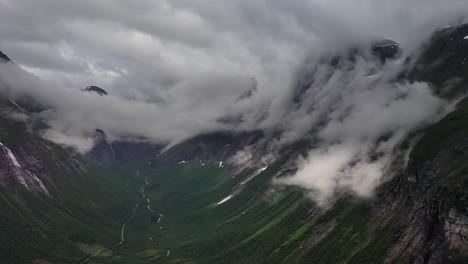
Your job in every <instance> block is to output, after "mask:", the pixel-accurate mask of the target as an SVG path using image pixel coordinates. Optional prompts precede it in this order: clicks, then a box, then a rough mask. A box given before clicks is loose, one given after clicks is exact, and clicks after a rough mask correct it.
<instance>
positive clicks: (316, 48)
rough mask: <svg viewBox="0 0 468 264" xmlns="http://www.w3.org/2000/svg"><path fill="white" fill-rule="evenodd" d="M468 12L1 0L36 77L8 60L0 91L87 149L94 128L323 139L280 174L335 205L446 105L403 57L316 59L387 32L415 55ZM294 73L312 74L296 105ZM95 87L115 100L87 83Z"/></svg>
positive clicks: (344, 5)
mask: <svg viewBox="0 0 468 264" xmlns="http://www.w3.org/2000/svg"><path fill="white" fill-rule="evenodd" d="M31 10H34V12H31ZM467 13H468V5H467V4H466V0H448V1H439V0H414V1H407V0H394V1H385V0H377V1H376V0H291V1H284V0H271V1H257V0H234V1H218V0H200V1H193V0H158V1H152V0H142V1H137V2H135V1H126V0H112V1H110V0H107V1H106V0H102V1H94V0H82V1H72V2H70V1H67V2H65V1H59V0H43V1H37V0H0V35H1V36H2V37H1V38H0V50H2V51H3V52H5V53H6V54H8V55H9V56H10V57H11V58H12V60H13V61H15V63H16V64H17V65H19V66H20V67H21V68H22V69H24V70H26V71H27V72H29V73H33V74H34V75H35V76H32V75H30V74H29V73H26V72H25V71H24V70H22V69H20V68H18V67H16V66H15V67H13V66H12V65H0V91H1V92H2V94H4V95H6V96H8V97H9V98H12V99H14V100H17V99H20V98H23V97H25V96H27V97H33V98H35V100H37V101H39V102H40V103H41V104H43V105H45V106H47V108H48V109H49V110H48V111H44V112H41V113H38V114H36V116H34V120H35V119H36V118H41V119H42V120H45V121H46V122H47V123H48V124H49V126H50V129H49V130H47V131H45V132H44V136H45V137H46V138H48V139H50V140H53V141H55V142H59V143H62V144H69V145H74V146H75V147H76V148H77V149H78V150H80V151H82V152H84V151H86V150H88V149H89V148H90V147H91V145H90V143H91V140H90V139H89V138H90V137H91V135H92V133H94V130H95V129H97V128H99V129H102V130H104V131H105V132H106V134H107V135H108V137H109V139H110V140H116V139H119V140H122V139H129V138H131V139H135V138H138V139H142V138H147V139H148V140H150V141H152V142H156V143H163V144H169V145H170V144H171V143H172V144H173V143H174V142H178V141H180V140H182V139H184V138H189V137H192V136H194V135H197V134H200V133H208V132H212V131H218V130H229V131H250V130H264V131H274V132H275V133H274V134H275V136H276V135H277V137H276V138H275V140H274V141H273V142H272V143H271V149H272V151H274V150H275V149H276V148H278V147H281V146H285V145H288V144H291V143H293V142H295V141H297V140H298V139H303V138H304V137H307V138H309V139H310V140H311V141H312V142H314V145H315V146H316V147H315V148H314V149H313V150H311V151H310V153H309V154H308V155H307V156H306V157H304V158H303V159H301V160H299V161H298V162H297V166H298V168H299V170H298V172H297V174H296V175H294V176H293V177H291V178H288V179H283V180H281V181H282V182H283V183H284V184H291V185H298V186H301V187H303V188H305V189H306V190H308V192H310V193H311V194H312V196H313V197H314V199H315V200H316V201H318V202H319V203H320V204H325V203H326V202H327V201H328V200H330V199H331V197H333V194H334V193H335V192H337V191H340V190H343V189H345V190H349V191H352V192H355V193H357V194H359V195H362V196H369V195H371V194H372V190H373V188H374V186H376V185H377V184H378V183H379V182H380V181H381V179H382V175H383V174H384V173H385V172H386V170H387V169H388V168H389V166H390V165H391V164H392V162H393V160H394V157H395V155H396V153H395V152H397V150H398V146H399V145H400V144H401V143H402V141H403V140H404V139H406V138H407V136H408V135H409V133H411V132H413V131H414V130H416V129H418V128H419V127H422V126H424V125H426V124H428V123H430V122H432V121H434V120H436V119H437V117H439V116H440V115H441V114H442V113H443V112H444V109H445V108H444V107H445V106H446V105H447V103H446V102H444V101H443V100H441V99H439V98H437V97H436V96H434V95H433V94H432V93H431V91H430V89H429V87H428V86H427V84H424V83H414V84H409V83H394V82H393V80H394V79H395V76H396V73H397V72H398V71H399V70H401V67H402V62H401V61H396V62H393V63H389V64H387V65H386V66H382V65H380V63H379V62H376V61H374V60H371V59H369V58H368V57H366V56H363V57H362V58H360V59H359V60H358V61H357V62H356V63H352V64H349V65H343V66H342V67H341V68H339V69H334V67H331V66H330V64H326V63H323V62H321V61H320V60H319V58H321V57H323V55H326V54H336V53H339V52H342V51H344V50H347V49H348V48H349V47H350V46H364V45H367V44H369V43H370V42H371V41H373V40H376V39H383V38H390V39H393V40H395V41H397V42H399V43H400V45H401V47H402V48H403V50H404V52H406V54H415V53H416V52H417V49H418V47H420V45H421V44H422V43H423V42H424V41H425V40H427V39H428V37H429V36H430V34H431V33H432V32H433V31H434V30H436V29H439V28H443V27H445V26H449V25H452V24H456V23H459V22H461V21H464V20H465V21H466V14H467ZM305 61H308V63H304V62H305ZM298 72H305V73H313V72H314V78H315V79H314V82H312V84H310V85H309V86H310V87H307V88H309V89H308V90H307V91H305V92H304V93H303V94H300V96H299V97H300V98H301V100H300V102H299V103H298V102H295V101H294V96H295V95H296V94H295V91H296V87H295V85H296V83H297V82H296V81H297V80H296V78H297V76H300V75H299V74H298ZM89 85H97V86H100V87H102V88H104V89H106V90H107V91H108V92H109V94H110V96H102V97H101V96H97V95H96V94H93V93H84V92H81V91H80V89H82V88H84V87H87V86H89ZM276 132H278V133H276ZM241 154H246V153H239V158H242V157H245V155H241Z"/></svg>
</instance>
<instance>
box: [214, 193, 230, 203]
mask: <svg viewBox="0 0 468 264" xmlns="http://www.w3.org/2000/svg"><path fill="white" fill-rule="evenodd" d="M231 198H232V194H231V195H229V196H228V197H226V198H224V199H222V200H221V201H219V202H218V203H217V204H216V205H221V204H223V203H225V202H227V201H229V200H231Z"/></svg>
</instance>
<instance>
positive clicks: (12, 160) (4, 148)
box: [0, 142, 21, 169]
mask: <svg viewBox="0 0 468 264" xmlns="http://www.w3.org/2000/svg"><path fill="white" fill-rule="evenodd" d="M0 147H2V148H3V150H4V151H5V154H7V156H8V158H9V159H10V161H11V162H12V163H13V165H15V167H17V168H18V169H21V165H20V164H19V163H18V160H17V159H16V157H15V155H13V152H11V150H10V149H9V148H7V147H6V146H5V145H3V143H2V142H0Z"/></svg>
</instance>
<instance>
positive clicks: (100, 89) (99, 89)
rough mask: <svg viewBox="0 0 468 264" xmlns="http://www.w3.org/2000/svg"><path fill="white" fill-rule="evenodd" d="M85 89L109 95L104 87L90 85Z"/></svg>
mask: <svg viewBox="0 0 468 264" xmlns="http://www.w3.org/2000/svg"><path fill="white" fill-rule="evenodd" d="M84 90H85V91H87V92H95V93H97V94H99V95H108V94H107V92H106V90H104V89H102V88H101V87H97V86H94V85H93V86H88V87H86V88H85V89H84Z"/></svg>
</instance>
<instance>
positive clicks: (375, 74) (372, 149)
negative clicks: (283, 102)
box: [277, 56, 450, 205]
mask: <svg viewBox="0 0 468 264" xmlns="http://www.w3.org/2000/svg"><path fill="white" fill-rule="evenodd" d="M315 67H316V68H315V71H314V72H315V74H314V75H313V76H310V77H309V78H310V79H312V80H314V81H313V82H312V84H311V85H310V87H308V90H307V91H306V92H305V93H304V94H303V95H302V98H301V101H300V103H299V104H300V106H299V107H298V109H297V110H296V111H294V112H291V113H290V114H289V117H288V118H286V120H292V121H291V122H289V123H288V122H286V124H285V125H284V130H285V133H283V137H282V138H280V139H279V144H282V143H284V142H286V143H287V142H290V141H295V140H297V138H302V137H305V136H308V137H309V138H310V140H312V142H315V144H314V145H315V146H316V147H315V148H313V149H312V150H311V151H310V152H309V153H308V155H307V156H306V157H302V158H300V159H299V160H298V161H297V167H298V171H297V172H296V173H295V174H294V175H293V176H291V177H287V178H282V179H279V180H278V181H277V182H279V183H282V184H287V185H296V186H300V187H303V188H305V189H306V190H308V193H309V194H310V195H311V197H313V199H314V200H316V201H317V202H318V204H320V205H327V204H329V203H330V202H331V201H332V200H333V198H334V197H335V194H336V193H339V192H343V191H351V192H354V193H355V194H357V195H359V196H362V197H369V196H371V195H372V192H373V190H374V189H375V187H376V186H377V185H378V184H380V183H381V182H382V179H383V176H384V174H385V173H387V172H389V169H395V168H394V167H393V168H392V165H393V163H394V162H395V158H397V157H400V158H401V157H403V156H404V155H403V153H401V151H403V150H401V148H400V147H401V144H402V143H403V142H404V141H405V140H407V139H408V136H409V135H410V133H411V132H414V131H416V130H417V129H419V128H421V127H424V126H426V125H428V124H430V123H431V122H434V121H436V120H438V119H439V118H440V117H441V116H443V114H444V113H446V112H447V110H448V109H450V108H449V107H450V104H449V103H448V102H446V101H444V100H442V99H441V98H438V97H437V96H435V95H434V94H433V93H432V91H431V89H430V87H429V86H428V85H427V84H425V83H411V84H410V83H405V82H403V83H399V82H395V81H393V80H395V78H396V74H397V73H398V71H395V70H396V69H400V70H401V69H402V67H403V63H402V61H400V60H397V61H393V62H390V63H389V64H388V65H386V66H382V65H381V64H380V62H379V61H378V60H376V59H369V57H367V58H366V57H365V56H360V57H358V58H357V60H356V62H354V61H345V60H342V62H341V63H340V64H339V65H338V66H337V67H335V66H333V67H331V66H330V64H329V63H328V62H320V61H316V64H315ZM297 120H301V122H304V123H305V124H307V125H306V126H303V125H301V124H298V123H297Z"/></svg>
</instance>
